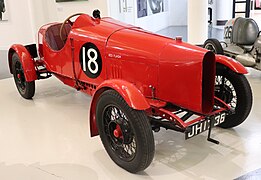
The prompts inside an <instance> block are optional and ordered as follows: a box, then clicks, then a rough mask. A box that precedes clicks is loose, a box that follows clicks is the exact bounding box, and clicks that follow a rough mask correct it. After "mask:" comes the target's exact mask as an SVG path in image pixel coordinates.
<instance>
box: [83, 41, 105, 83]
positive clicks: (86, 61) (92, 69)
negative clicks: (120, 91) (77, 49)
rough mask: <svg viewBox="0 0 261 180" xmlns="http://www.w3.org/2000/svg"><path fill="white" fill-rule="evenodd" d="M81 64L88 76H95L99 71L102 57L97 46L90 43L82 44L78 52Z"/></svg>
mask: <svg viewBox="0 0 261 180" xmlns="http://www.w3.org/2000/svg"><path fill="white" fill-rule="evenodd" d="M80 60H81V66H82V70H83V71H84V73H85V74H86V75H87V76H88V77H90V78H97V77H98V76H99V75H100V73H101V68H102V59H101V56H100V52H99V50H98V48H97V47H96V46H95V45H94V44H91V43H87V44H85V45H83V47H82V48H81V53H80Z"/></svg>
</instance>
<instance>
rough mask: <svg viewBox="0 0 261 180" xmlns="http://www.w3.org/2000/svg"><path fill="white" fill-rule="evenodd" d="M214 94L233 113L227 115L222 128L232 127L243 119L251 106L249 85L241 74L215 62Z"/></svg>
mask: <svg viewBox="0 0 261 180" xmlns="http://www.w3.org/2000/svg"><path fill="white" fill-rule="evenodd" d="M216 74H217V75H216V85H215V96H217V97H218V98H220V99H222V100H223V101H224V102H226V103H227V104H228V105H229V106H230V107H231V108H232V109H234V111H235V113H234V114H231V115H228V116H227V117H226V120H225V122H224V123H222V124H220V125H219V126H220V127H222V128H232V127H235V126H238V125H239V124H241V123H242V122H244V121H245V119H246V118H247V116H248V115H249V113H250V111H251V108H252V91H251V87H250V85H249V83H248V81H247V79H246V77H245V76H244V75H243V74H237V73H235V72H233V71H232V70H230V69H229V68H227V67H225V66H223V65H221V64H217V72H216Z"/></svg>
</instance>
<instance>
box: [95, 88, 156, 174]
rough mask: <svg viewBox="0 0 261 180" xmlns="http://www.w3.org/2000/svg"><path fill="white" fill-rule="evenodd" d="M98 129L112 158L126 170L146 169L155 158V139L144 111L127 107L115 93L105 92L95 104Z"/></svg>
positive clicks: (137, 170) (112, 91)
mask: <svg viewBox="0 0 261 180" xmlns="http://www.w3.org/2000/svg"><path fill="white" fill-rule="evenodd" d="M96 117H97V126H98V129H99V134H100V138H101V140H102V142H103V145H104V147H105V149H106V151H107V153H108V154H109V156H110V157H111V159H112V160H113V161H114V162H115V163H116V164H118V165H119V166H120V167H122V168H124V169H125V170H127V171H129V172H132V173H136V172H139V171H142V170H144V169H146V168H147V167H148V166H149V165H150V163H151V162H152V159H153V157H154V151H155V146H154V138H153V133H152V130H151V126H150V123H149V120H148V118H147V116H146V114H145V112H144V111H137V110H134V109H132V108H130V107H129V106H128V104H127V103H126V102H125V101H124V99H123V98H122V97H121V96H120V95H119V94H118V93H117V92H116V91H114V90H108V91H105V92H104V93H103V94H101V96H100V98H99V100H98V102H97V111H96Z"/></svg>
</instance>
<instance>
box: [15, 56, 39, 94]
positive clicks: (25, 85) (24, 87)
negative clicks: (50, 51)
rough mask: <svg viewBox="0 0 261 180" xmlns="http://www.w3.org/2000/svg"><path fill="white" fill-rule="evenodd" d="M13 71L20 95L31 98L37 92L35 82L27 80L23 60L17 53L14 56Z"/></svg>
mask: <svg viewBox="0 0 261 180" xmlns="http://www.w3.org/2000/svg"><path fill="white" fill-rule="evenodd" d="M12 72H13V76H14V81H15V84H16V87H17V90H18V92H19V93H20V95H21V96H22V97H23V98H25V99H31V98H32V97H33V96H34V93H35V82H34V81H31V82H27V81H26V79H25V75H24V70H23V67H22V64H21V61H20V59H19V56H18V55H17V54H16V53H14V54H13V56H12Z"/></svg>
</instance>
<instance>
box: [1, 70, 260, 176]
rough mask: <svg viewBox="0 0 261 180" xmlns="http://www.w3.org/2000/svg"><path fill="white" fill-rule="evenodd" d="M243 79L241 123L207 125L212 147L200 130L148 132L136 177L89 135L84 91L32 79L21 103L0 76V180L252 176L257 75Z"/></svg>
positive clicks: (256, 166)
mask: <svg viewBox="0 0 261 180" xmlns="http://www.w3.org/2000/svg"><path fill="white" fill-rule="evenodd" d="M247 77H248V79H249V81H250V83H251V86H252V88H253V93H254V104H253V110H252V112H251V114H250V116H249V117H248V119H247V120H246V122H245V123H243V124H242V125H241V126H239V127H237V128H235V129H230V130H223V129H219V128H215V129H214V131H213V135H212V136H213V138H215V139H217V140H219V141H220V142H221V144H220V145H215V144H212V143H210V142H207V141H206V135H207V133H203V134H201V135H199V136H197V137H194V138H192V139H190V140H187V141H185V140H184V135H183V134H181V133H177V132H173V131H165V130H162V131H160V132H159V133H155V134H154V135H155V142H156V153H155V158H154V160H153V162H152V164H151V166H150V167H149V168H148V169H146V171H144V172H142V173H140V174H137V175H134V174H130V173H128V172H126V171H124V170H123V169H121V168H119V167H118V166H117V165H115V164H114V163H113V162H112V161H111V160H110V158H109V157H108V155H107V154H106V152H105V150H104V148H103V146H102V144H101V141H100V139H99V137H95V138H91V137H90V133H89V105H90V101H91V98H90V97H89V96H87V95H85V94H83V93H80V92H77V91H76V90H74V89H71V88H70V87H67V86H65V85H63V84H62V83H60V82H59V81H58V80H57V79H55V78H50V79H48V80H41V81H37V83H36V84H37V87H36V88H37V89H36V94H35V97H34V98H33V100H25V99H23V98H21V97H20V96H19V94H18V92H17V90H16V87H15V85H14V82H13V79H12V78H7V79H4V80H0V92H1V93H0V100H1V103H0V179H1V180H27V179H29V180H61V179H62V180H63V179H66V180H86V179H88V180H89V179H90V180H96V179H100V180H104V179H113V180H117V179H119V180H122V179H125V180H127V179H155V180H156V179H181V180H188V179H200V180H202V179H207V180H208V179H211V180H213V179H217V180H223V179H235V178H238V177H240V176H243V175H245V174H246V173H249V172H252V171H253V172H257V171H258V172H259V174H260V168H261V158H260V157H261V151H260V149H261V130H260V129H261V111H260V109H261V93H260V92H261V72H259V71H255V70H252V69H250V74H249V75H248V76H247ZM259 178H260V176H259Z"/></svg>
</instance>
